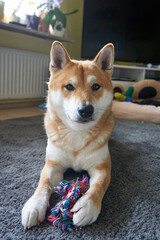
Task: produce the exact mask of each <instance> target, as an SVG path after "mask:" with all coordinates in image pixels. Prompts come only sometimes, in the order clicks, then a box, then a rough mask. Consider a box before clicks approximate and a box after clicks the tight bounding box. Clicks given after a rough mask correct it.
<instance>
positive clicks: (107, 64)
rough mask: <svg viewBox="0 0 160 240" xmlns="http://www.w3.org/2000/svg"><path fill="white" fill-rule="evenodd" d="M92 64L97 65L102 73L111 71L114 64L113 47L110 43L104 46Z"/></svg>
mask: <svg viewBox="0 0 160 240" xmlns="http://www.w3.org/2000/svg"><path fill="white" fill-rule="evenodd" d="M93 62H95V63H97V64H98V66H99V67H100V68H101V69H102V70H103V71H112V70H113V62H114V46H113V44H112V43H109V44H107V45H105V46H104V47H103V48H102V49H101V50H100V52H99V53H98V54H97V56H96V57H95V59H94V60H93Z"/></svg>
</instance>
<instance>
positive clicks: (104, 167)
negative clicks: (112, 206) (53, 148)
mask: <svg viewBox="0 0 160 240" xmlns="http://www.w3.org/2000/svg"><path fill="white" fill-rule="evenodd" d="M88 173H89V175H90V188H89V190H88V191H87V192H86V193H85V194H84V195H83V196H82V197H81V198H80V199H79V200H78V201H77V202H76V204H75V205H74V207H73V208H72V212H74V215H73V223H74V224H75V225H77V226H85V225H88V224H91V223H93V222H94V221H96V219H97V217H98V215H99V213H100V211H101V202H102V199H103V196H104V194H105V192H106V189H107V188H108V186H109V183H110V175H111V163H110V156H108V158H107V160H106V161H105V162H103V163H101V164H98V165H96V166H94V167H92V168H90V169H88Z"/></svg>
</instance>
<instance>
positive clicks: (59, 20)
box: [38, 0, 78, 36]
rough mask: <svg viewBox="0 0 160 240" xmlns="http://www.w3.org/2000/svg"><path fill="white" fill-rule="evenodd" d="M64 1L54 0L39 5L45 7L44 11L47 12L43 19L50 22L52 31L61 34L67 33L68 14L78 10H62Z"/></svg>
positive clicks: (40, 7) (39, 7) (47, 22)
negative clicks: (61, 6) (61, 5)
mask: <svg viewBox="0 0 160 240" xmlns="http://www.w3.org/2000/svg"><path fill="white" fill-rule="evenodd" d="M62 2H63V0H53V1H51V2H46V3H42V4H40V5H39V6H38V9H42V8H43V12H44V13H45V14H44V19H43V20H44V22H45V23H46V24H49V26H50V27H49V29H50V33H51V34H54V35H59V36H60V35H61V36H62V35H64V33H65V29H66V22H67V16H68V15H71V14H74V13H77V12H78V9H75V10H73V11H71V12H67V13H65V12H62V11H61V10H60V4H61V3H62ZM46 9H47V10H46Z"/></svg>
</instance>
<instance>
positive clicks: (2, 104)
mask: <svg viewBox="0 0 160 240" xmlns="http://www.w3.org/2000/svg"><path fill="white" fill-rule="evenodd" d="M44 102H45V98H33V99H7V100H0V109H13V108H24V107H34V106H38V105H39V104H41V103H44Z"/></svg>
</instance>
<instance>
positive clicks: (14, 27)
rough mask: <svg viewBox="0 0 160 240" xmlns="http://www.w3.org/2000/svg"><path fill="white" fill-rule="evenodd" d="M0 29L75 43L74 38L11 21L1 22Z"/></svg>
mask: <svg viewBox="0 0 160 240" xmlns="http://www.w3.org/2000/svg"><path fill="white" fill-rule="evenodd" d="M0 29H3V30H7V31H11V32H17V33H21V34H26V35H30V36H33V37H37V38H43V39H49V40H53V41H54V40H57V41H60V42H70V43H74V41H73V40H70V39H68V38H63V37H58V36H54V35H51V34H47V33H43V32H39V31H36V30H33V29H28V28H25V27H21V26H17V25H15V24H11V23H9V24H8V23H4V22H0Z"/></svg>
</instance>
